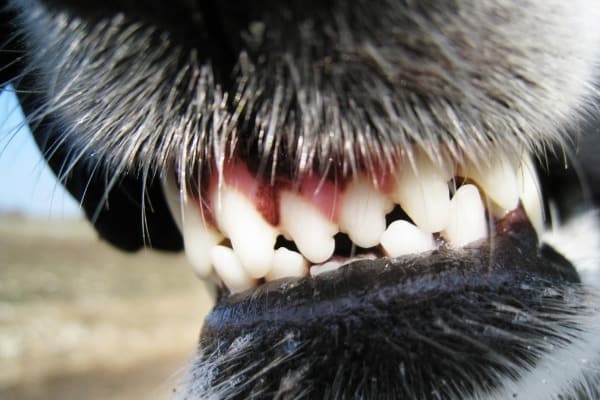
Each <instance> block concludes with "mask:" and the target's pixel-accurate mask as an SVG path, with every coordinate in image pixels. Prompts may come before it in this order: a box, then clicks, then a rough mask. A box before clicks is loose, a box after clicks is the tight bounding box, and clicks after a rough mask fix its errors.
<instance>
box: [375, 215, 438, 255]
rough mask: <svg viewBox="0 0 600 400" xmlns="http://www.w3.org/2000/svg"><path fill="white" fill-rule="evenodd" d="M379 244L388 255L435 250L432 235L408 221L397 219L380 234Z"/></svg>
mask: <svg viewBox="0 0 600 400" xmlns="http://www.w3.org/2000/svg"><path fill="white" fill-rule="evenodd" d="M381 246H382V247H383V249H384V250H385V252H386V253H387V255H389V256H390V257H400V256H403V255H406V254H414V253H421V252H424V251H430V250H435V248H436V244H435V239H434V238H433V235H432V234H431V233H428V232H423V231H422V230H421V229H419V228H418V227H416V226H415V225H413V224H411V223H410V222H408V221H403V220H398V221H394V222H392V223H391V224H390V226H389V227H388V228H387V229H386V230H385V232H384V233H383V234H382V235H381Z"/></svg>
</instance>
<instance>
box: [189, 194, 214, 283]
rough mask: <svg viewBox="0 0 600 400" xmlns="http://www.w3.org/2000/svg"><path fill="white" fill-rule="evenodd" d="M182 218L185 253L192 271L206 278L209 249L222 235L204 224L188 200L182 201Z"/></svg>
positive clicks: (208, 266)
mask: <svg viewBox="0 0 600 400" xmlns="http://www.w3.org/2000/svg"><path fill="white" fill-rule="evenodd" d="M182 218H183V246H184V248H185V255H186V256H187V258H188V260H189V261H190V264H192V267H193V268H194V272H195V273H196V274H197V275H198V276H199V277H201V278H206V277H207V276H208V275H209V274H210V272H211V270H212V266H211V259H210V249H211V248H212V247H213V246H214V245H216V244H218V243H220V242H221V241H222V240H223V235H221V234H220V233H219V232H218V231H217V230H216V229H214V228H211V227H209V226H208V225H206V223H205V221H203V220H202V217H201V214H200V212H199V211H198V209H197V208H196V207H194V206H193V204H192V203H191V202H189V201H186V202H185V203H184V209H183V216H182Z"/></svg>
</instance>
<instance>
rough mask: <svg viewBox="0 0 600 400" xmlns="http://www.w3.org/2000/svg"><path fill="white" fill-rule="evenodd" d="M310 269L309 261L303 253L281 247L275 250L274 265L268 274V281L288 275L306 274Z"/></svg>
mask: <svg viewBox="0 0 600 400" xmlns="http://www.w3.org/2000/svg"><path fill="white" fill-rule="evenodd" d="M307 270H308V262H307V261H306V259H305V258H304V257H302V254H300V253H298V252H295V251H292V250H288V249H286V248H284V247H280V248H278V249H277V250H275V256H273V267H272V268H271V270H270V271H269V273H268V274H267V276H266V278H267V280H268V281H272V280H274V279H279V278H284V277H287V276H304V275H306V272H307Z"/></svg>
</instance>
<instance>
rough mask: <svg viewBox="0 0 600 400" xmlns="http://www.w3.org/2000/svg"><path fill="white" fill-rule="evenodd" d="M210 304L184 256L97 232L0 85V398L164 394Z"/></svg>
mask: <svg viewBox="0 0 600 400" xmlns="http://www.w3.org/2000/svg"><path fill="white" fill-rule="evenodd" d="M210 306H211V300H210V298H209V296H208V293H207V291H206V290H205V288H204V286H203V283H202V282H200V281H199V280H197V279H196V278H195V277H194V275H193V273H192V272H191V269H190V268H189V267H188V266H187V265H186V263H185V260H184V259H183V258H182V256H181V255H170V254H164V253H158V252H152V251H143V252H139V253H136V254H125V253H122V252H119V251H117V250H115V249H113V248H112V247H110V246H109V245H107V244H106V243H103V242H101V241H100V240H99V239H98V238H97V235H96V234H95V232H94V230H93V229H92V228H91V226H89V225H88V223H87V222H86V221H85V220H84V218H83V216H82V213H81V212H80V210H79V207H78V204H77V202H75V201H74V200H73V199H72V198H70V197H69V195H68V194H66V193H65V192H64V191H63V190H62V188H61V187H60V185H58V184H57V183H56V180H55V178H54V175H53V174H52V172H51V171H50V170H49V169H48V168H47V167H46V166H45V164H44V161H43V160H42V158H41V155H40V153H39V150H37V147H36V146H35V144H34V142H33V139H31V137H30V136H29V132H28V129H27V127H26V126H25V124H24V122H23V116H22V113H21V110H20V109H19V106H18V103H17V101H16V98H15V96H14V93H12V90H11V88H7V89H6V90H4V91H2V92H0V399H1V400H4V399H7V400H8V399H10V400H20V399H32V400H33V399H45V400H47V399H65V400H68V399H93V400H95V399H117V400H118V399H122V400H126V399H167V398H169V396H170V394H171V393H172V390H173V388H174V387H175V386H176V383H177V381H178V379H179V378H181V377H182V374H183V372H184V370H185V367H186V365H187V363H188V362H189V360H190V358H191V356H192V355H193V354H194V351H195V348H196V343H197V340H198V334H199V331H200V328H201V325H202V320H203V318H204V316H205V315H206V313H207V312H208V309H209V308H210Z"/></svg>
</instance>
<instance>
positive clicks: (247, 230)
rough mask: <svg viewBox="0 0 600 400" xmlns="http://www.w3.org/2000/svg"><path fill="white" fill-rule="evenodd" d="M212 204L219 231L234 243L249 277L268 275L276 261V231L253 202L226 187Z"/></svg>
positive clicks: (218, 192)
mask: <svg viewBox="0 0 600 400" xmlns="http://www.w3.org/2000/svg"><path fill="white" fill-rule="evenodd" d="M213 205H214V209H215V217H216V220H217V224H218V226H219V228H220V230H221V231H222V232H223V233H224V234H225V236H226V237H228V238H229V240H230V241H231V244H232V247H233V249H234V250H235V253H236V254H237V256H238V257H239V260H240V262H241V263H242V265H243V266H244V268H245V269H246V271H247V272H248V274H249V275H250V276H251V277H253V278H261V277H263V276H265V275H266V274H267V272H268V271H269V270H270V269H271V265H272V262H273V254H274V252H275V250H274V247H275V240H276V239H277V235H278V232H277V229H275V228H274V227H273V226H272V225H271V224H269V223H268V222H267V221H266V220H265V219H264V218H263V216H262V215H261V214H260V213H259V212H258V211H257V210H256V208H255V206H254V204H253V203H252V202H251V201H250V200H248V199H247V198H246V197H245V196H244V195H242V194H241V193H240V192H238V191H237V190H235V189H232V188H229V187H227V185H224V186H223V188H222V189H221V190H220V191H217V192H216V195H215V198H214V199H213Z"/></svg>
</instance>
